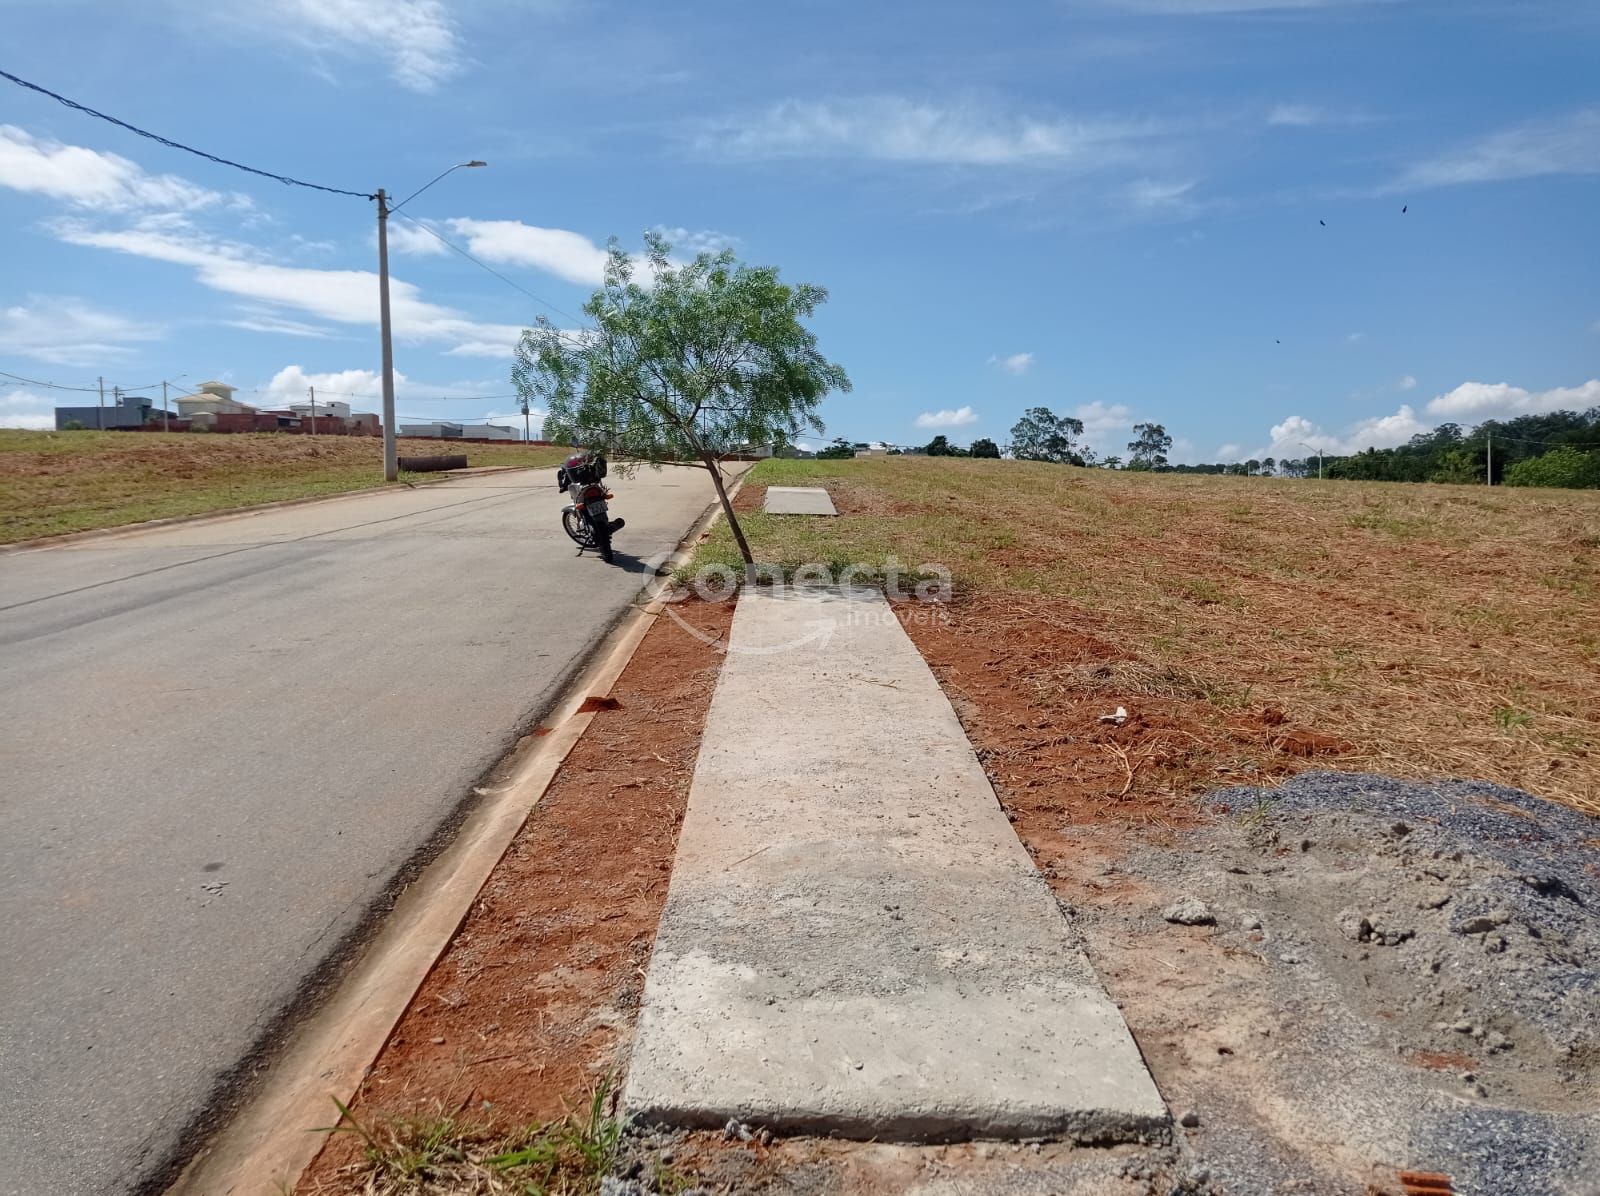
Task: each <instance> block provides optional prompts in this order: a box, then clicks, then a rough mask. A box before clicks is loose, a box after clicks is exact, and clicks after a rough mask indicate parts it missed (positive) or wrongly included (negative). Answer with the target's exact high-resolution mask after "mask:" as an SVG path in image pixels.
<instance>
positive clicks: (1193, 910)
mask: <svg viewBox="0 0 1600 1196" xmlns="http://www.w3.org/2000/svg"><path fill="white" fill-rule="evenodd" d="M1161 916H1162V917H1163V918H1165V919H1166V920H1167V921H1169V922H1176V923H1177V924H1178V925H1179V926H1214V925H1216V922H1217V918H1216V915H1215V914H1213V913H1212V912H1211V910H1210V909H1209V908H1207V906H1206V903H1205V902H1204V901H1201V900H1200V899H1199V898H1198V897H1180V898H1179V899H1178V900H1177V901H1175V902H1173V903H1172V904H1171V905H1169V906H1167V908H1166V909H1164V910H1162V911H1161Z"/></svg>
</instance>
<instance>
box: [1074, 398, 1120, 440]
mask: <svg viewBox="0 0 1600 1196" xmlns="http://www.w3.org/2000/svg"><path fill="white" fill-rule="evenodd" d="M1072 414H1073V415H1074V416H1076V417H1077V418H1078V419H1081V420H1082V421H1083V434H1084V436H1086V437H1088V438H1089V439H1091V440H1092V439H1094V438H1096V437H1104V436H1105V435H1106V434H1107V433H1110V432H1123V431H1131V430H1132V428H1133V408H1132V407H1129V406H1126V405H1125V404H1122V403H1111V404H1106V403H1102V402H1101V401H1100V400H1099V399H1096V400H1095V401H1094V402H1092V403H1080V404H1078V406H1076V407H1074V408H1073V409H1072Z"/></svg>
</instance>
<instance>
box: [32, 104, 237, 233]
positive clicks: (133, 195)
mask: <svg viewBox="0 0 1600 1196" xmlns="http://www.w3.org/2000/svg"><path fill="white" fill-rule="evenodd" d="M0 186H3V187H10V188H12V189H13V190H16V191H26V192H29V193H31V194H35V195H48V196H50V197H51V198H52V199H60V200H65V201H66V202H67V203H70V204H72V205H74V206H75V207H79V208H84V209H92V210H95V211H105V212H116V211H131V210H134V209H139V208H151V209H156V208H161V209H168V210H173V211H192V210H194V209H196V208H205V207H211V206H213V205H216V204H219V203H222V202H223V201H224V200H225V199H227V198H228V197H227V196H224V195H223V194H222V193H221V192H218V191H210V190H207V189H206V188H204V187H197V186H195V185H194V184H193V183H191V182H189V181H188V180H186V179H181V178H179V177H178V176H177V175H171V174H161V175H152V174H146V173H145V171H144V170H143V168H141V167H140V166H139V165H138V164H137V163H134V162H130V161H129V160H128V159H126V158H123V157H119V156H118V155H116V154H105V153H101V152H100V151H99V150H92V149H86V148H85V147H83V146H81V145H65V144H63V143H61V142H59V141H50V140H47V139H45V138H42V137H34V136H33V135H32V134H31V133H28V132H27V131H25V130H23V129H19V128H17V127H16V126H15V125H0ZM240 198H241V199H242V197H240ZM236 202H238V201H237V200H236ZM246 202H247V201H246Z"/></svg>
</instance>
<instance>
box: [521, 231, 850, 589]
mask: <svg viewBox="0 0 1600 1196" xmlns="http://www.w3.org/2000/svg"><path fill="white" fill-rule="evenodd" d="M645 243H646V249H647V254H646V265H645V266H644V267H640V266H638V265H636V263H635V262H634V260H633V259H632V258H631V257H629V255H628V254H626V253H625V252H623V250H622V248H621V247H620V246H619V245H618V244H617V243H616V241H615V240H613V241H612V242H611V244H610V246H609V247H608V249H607V253H606V267H605V279H604V282H603V284H602V286H601V288H600V289H599V290H598V291H596V292H594V294H593V295H592V296H590V298H589V301H588V302H587V303H585V304H584V305H583V311H584V314H585V315H586V316H587V317H588V318H589V319H590V320H591V321H593V323H594V327H593V328H592V329H588V330H586V331H585V332H584V333H582V334H573V333H571V332H566V331H563V330H561V329H558V328H556V327H555V326H554V325H552V324H551V323H550V321H549V320H548V319H547V318H546V317H544V316H540V317H539V319H538V322H537V323H536V324H535V325H534V326H533V327H532V328H530V329H528V330H527V331H525V332H524V333H523V334H522V340H521V342H520V343H519V344H518V346H517V361H516V365H515V366H514V367H513V368H512V371H511V377H512V381H513V382H514V383H515V385H516V387H517V390H518V392H519V393H520V394H521V395H522V396H523V397H525V398H534V397H537V398H538V399H539V400H540V404H541V405H542V406H544V407H545V409H546V410H547V411H548V412H549V414H548V415H546V416H545V424H544V427H545V436H546V437H547V438H549V439H551V440H555V441H558V442H560V441H566V442H569V443H573V444H582V445H584V446H585V447H589V448H596V449H601V450H603V451H604V452H605V453H606V454H607V456H610V457H613V458H616V459H617V460H619V461H625V460H627V459H630V458H631V459H633V460H642V461H650V462H655V463H660V462H663V461H685V460H690V461H699V462H700V463H701V464H702V465H704V466H705V468H706V470H707V472H708V473H710V474H711V481H712V485H713V486H715V488H716V491H717V498H718V499H719V500H720V501H721V503H722V510H723V514H724V515H726V516H727V519H728V527H729V528H730V530H731V531H732V532H733V537H734V540H735V541H737V542H738V545H739V552H740V554H741V555H743V557H744V560H745V564H746V565H747V566H749V567H753V566H754V562H755V558H754V557H753V556H751V554H750V545H749V543H748V542H747V541H746V540H745V537H744V529H743V528H741V527H740V526H739V521H738V518H737V516H735V515H734V512H733V505H732V504H731V503H730V502H729V501H728V495H727V491H726V489H725V488H724V487H723V484H722V473H721V470H720V469H719V468H718V465H717V458H718V457H719V456H720V455H722V454H724V453H727V452H729V451H732V450H734V449H736V448H740V447H742V446H745V445H752V444H773V443H775V442H777V441H779V440H785V441H787V440H791V439H793V438H794V437H796V436H798V435H800V434H801V433H802V432H806V431H814V432H821V431H822V421H821V419H820V418H818V416H817V414H816V412H817V407H818V406H819V405H820V404H821V402H822V400H823V398H824V397H825V396H826V395H827V394H828V392H829V391H832V390H841V391H847V390H849V389H850V379H849V377H848V376H847V375H846V374H845V372H844V369H843V368H842V367H841V366H839V365H837V364H835V363H834V362H831V361H829V360H828V359H827V358H825V357H823V356H822V354H821V353H819V352H818V351H817V338H816V336H815V335H814V334H813V333H812V332H811V331H810V330H809V329H808V328H807V327H806V326H805V324H804V323H803V321H804V320H805V319H807V318H808V317H810V316H811V315H812V314H813V313H814V312H815V311H816V309H817V308H818V306H820V305H821V304H822V303H824V302H825V301H826V300H827V297H828V293H827V291H825V290H824V289H823V288H821V287H818V286H813V285H812V284H810V283H795V284H793V285H790V284H788V283H784V282H782V281H780V280H779V277H778V270H777V268H776V267H772V266H750V265H745V264H743V263H741V262H739V261H738V259H737V258H735V257H734V255H733V253H732V251H730V250H723V251H722V252H721V253H717V254H711V253H702V254H700V255H698V256H697V257H696V258H695V259H694V261H692V262H689V263H688V264H686V265H678V264H675V263H674V262H673V261H672V260H671V259H670V257H669V256H668V255H669V253H670V251H671V246H670V245H669V244H668V243H667V241H666V240H665V238H663V237H661V236H659V235H657V234H654V233H647V234H646V235H645ZM636 274H639V275H641V276H642V277H643V282H640V281H636V280H635V275H636Z"/></svg>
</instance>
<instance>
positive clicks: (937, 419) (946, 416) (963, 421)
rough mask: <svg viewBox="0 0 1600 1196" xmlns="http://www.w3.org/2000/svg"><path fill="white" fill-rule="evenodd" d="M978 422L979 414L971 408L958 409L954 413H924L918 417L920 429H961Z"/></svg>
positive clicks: (946, 411)
mask: <svg viewBox="0 0 1600 1196" xmlns="http://www.w3.org/2000/svg"><path fill="white" fill-rule="evenodd" d="M977 422H978V413H977V412H975V411H974V410H973V409H972V408H971V407H957V408H956V409H955V410H954V411H948V410H945V411H924V412H923V413H922V414H921V415H919V416H917V427H919V428H961V427H965V426H966V425H967V424H975V423H977Z"/></svg>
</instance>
